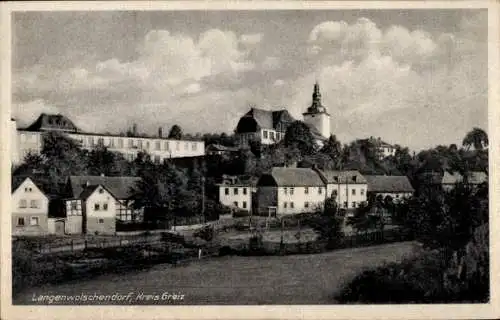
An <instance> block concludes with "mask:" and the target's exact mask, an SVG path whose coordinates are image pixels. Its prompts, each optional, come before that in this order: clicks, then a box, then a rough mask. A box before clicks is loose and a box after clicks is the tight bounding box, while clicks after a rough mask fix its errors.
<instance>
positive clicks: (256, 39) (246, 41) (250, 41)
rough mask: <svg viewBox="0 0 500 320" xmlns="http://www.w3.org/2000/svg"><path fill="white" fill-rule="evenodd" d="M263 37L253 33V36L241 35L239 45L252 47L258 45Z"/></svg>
mask: <svg viewBox="0 0 500 320" xmlns="http://www.w3.org/2000/svg"><path fill="white" fill-rule="evenodd" d="M262 37H263V35H262V34H261V33H253V34H243V35H241V37H240V43H241V44H243V45H245V46H248V47H252V46H255V45H257V44H259V43H260V42H261V41H262Z"/></svg>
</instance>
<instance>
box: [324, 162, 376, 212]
mask: <svg viewBox="0 0 500 320" xmlns="http://www.w3.org/2000/svg"><path fill="white" fill-rule="evenodd" d="M316 171H317V172H318V174H319V175H320V177H321V178H322V179H323V181H324V183H325V184H326V189H327V194H328V197H331V196H335V201H336V202H337V205H338V206H339V208H341V209H355V208H357V207H359V205H360V204H361V203H363V202H366V201H367V188H368V187H367V182H366V179H365V177H364V176H363V175H362V174H361V173H359V171H357V170H344V171H334V170H316Z"/></svg>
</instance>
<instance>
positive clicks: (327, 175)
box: [319, 170, 366, 184]
mask: <svg viewBox="0 0 500 320" xmlns="http://www.w3.org/2000/svg"><path fill="white" fill-rule="evenodd" d="M319 173H320V174H321V176H322V177H323V179H324V180H325V182H326V183H329V184H330V183H346V182H347V183H349V184H366V179H365V177H364V176H363V175H362V174H361V173H360V172H359V171H358V170H343V171H337V170H325V171H323V170H321V171H319Z"/></svg>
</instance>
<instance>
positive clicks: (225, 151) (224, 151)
mask: <svg viewBox="0 0 500 320" xmlns="http://www.w3.org/2000/svg"><path fill="white" fill-rule="evenodd" d="M238 150H239V149H238V148H236V147H227V146H223V145H220V144H217V143H212V144H209V145H208V146H207V148H206V149H205V153H206V154H207V155H209V156H212V155H219V156H222V155H230V154H232V153H235V152H238Z"/></svg>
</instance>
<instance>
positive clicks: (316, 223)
mask: <svg viewBox="0 0 500 320" xmlns="http://www.w3.org/2000/svg"><path fill="white" fill-rule="evenodd" d="M337 208H338V207H337V202H336V201H335V198H334V197H329V198H327V199H326V200H325V205H324V207H323V209H322V210H319V212H318V213H317V216H316V218H315V219H313V220H312V221H311V222H310V224H311V226H312V228H313V229H314V230H315V231H316V232H317V233H318V234H319V238H320V239H323V240H325V241H326V242H327V245H328V246H329V247H332V246H335V245H336V244H337V242H338V241H339V239H340V238H341V237H342V218H340V217H338V215H337Z"/></svg>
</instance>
